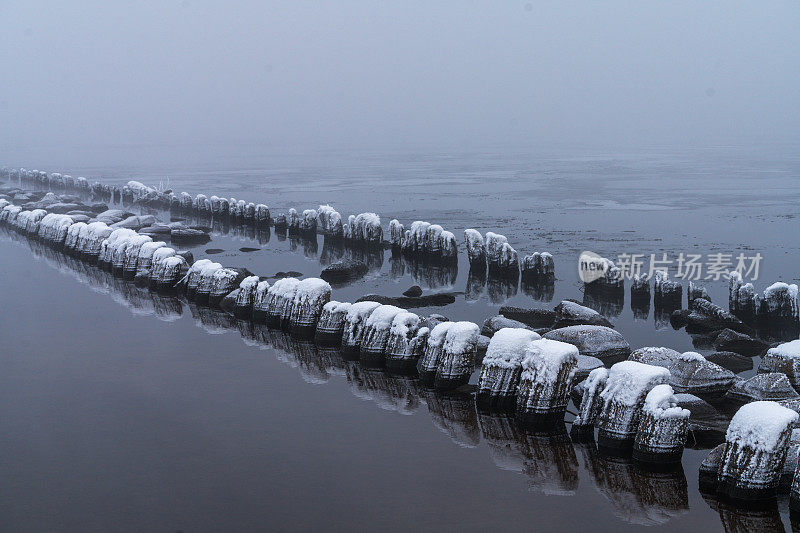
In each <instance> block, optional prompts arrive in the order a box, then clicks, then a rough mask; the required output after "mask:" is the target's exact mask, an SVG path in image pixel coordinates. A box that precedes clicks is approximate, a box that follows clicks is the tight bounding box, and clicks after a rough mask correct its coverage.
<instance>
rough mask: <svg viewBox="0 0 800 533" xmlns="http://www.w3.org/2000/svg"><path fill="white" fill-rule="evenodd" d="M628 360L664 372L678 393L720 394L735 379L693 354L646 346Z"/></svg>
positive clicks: (723, 370)
mask: <svg viewBox="0 0 800 533" xmlns="http://www.w3.org/2000/svg"><path fill="white" fill-rule="evenodd" d="M630 360H632V361H638V362H640V363H645V364H648V365H656V366H661V367H664V368H666V369H668V370H669V371H670V381H669V384H670V385H671V386H672V387H673V388H674V389H675V390H677V391H678V392H688V393H690V394H700V395H702V394H721V393H724V392H725V391H727V390H728V389H729V388H730V387H731V385H732V384H733V382H734V380H735V379H736V376H735V374H734V373H733V372H731V371H730V370H727V369H725V368H722V367H721V366H719V365H717V364H715V363H712V362H710V361H707V360H706V358H705V357H703V356H702V355H700V354H699V353H697V352H685V353H683V354H681V353H679V352H677V351H675V350H672V349H670V348H664V347H654V346H648V347H644V348H639V349H638V350H635V351H634V352H633V353H631V356H630Z"/></svg>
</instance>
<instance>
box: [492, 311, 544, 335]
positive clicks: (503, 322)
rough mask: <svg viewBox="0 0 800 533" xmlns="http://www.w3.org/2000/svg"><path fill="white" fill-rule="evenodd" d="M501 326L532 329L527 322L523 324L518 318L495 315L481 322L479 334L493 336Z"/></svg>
mask: <svg viewBox="0 0 800 533" xmlns="http://www.w3.org/2000/svg"><path fill="white" fill-rule="evenodd" d="M503 328H520V329H529V330H531V331H533V328H532V327H530V326H529V325H527V324H523V323H522V322H520V321H518V320H512V319H510V318H506V317H504V316H500V315H495V316H493V317H490V318H487V319H486V321H485V322H484V323H483V327H481V335H484V336H486V337H489V338H491V337H493V336H494V334H495V333H497V332H498V331H499V330H501V329H503Z"/></svg>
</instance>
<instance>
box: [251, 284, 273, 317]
mask: <svg viewBox="0 0 800 533" xmlns="http://www.w3.org/2000/svg"><path fill="white" fill-rule="evenodd" d="M269 287H270V285H269V282H268V281H266V280H264V281H259V282H258V284H257V285H256V291H255V294H254V295H253V322H255V323H257V324H264V323H266V321H267V314H268V312H269Z"/></svg>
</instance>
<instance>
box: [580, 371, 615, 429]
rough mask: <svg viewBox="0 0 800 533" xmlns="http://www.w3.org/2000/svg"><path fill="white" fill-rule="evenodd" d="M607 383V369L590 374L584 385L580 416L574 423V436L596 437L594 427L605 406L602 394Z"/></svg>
mask: <svg viewBox="0 0 800 533" xmlns="http://www.w3.org/2000/svg"><path fill="white" fill-rule="evenodd" d="M607 381H608V369H607V368H605V367H601V368H595V369H594V370H592V371H591V372H589V377H587V378H586V380H585V381H584V383H583V395H582V398H581V404H580V407H579V409H578V416H576V417H575V420H574V421H573V422H572V432H573V434H576V433H577V434H584V433H591V434H592V437H594V433H593V432H594V425H595V422H596V421H597V416H598V415H599V414H600V409H601V408H602V406H603V399H602V397H601V396H600V393H601V392H602V391H603V390H604V389H605V386H606V382H607Z"/></svg>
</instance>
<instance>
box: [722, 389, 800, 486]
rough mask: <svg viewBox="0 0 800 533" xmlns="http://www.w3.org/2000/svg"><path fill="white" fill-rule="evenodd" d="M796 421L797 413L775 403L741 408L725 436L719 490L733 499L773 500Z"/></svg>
mask: <svg viewBox="0 0 800 533" xmlns="http://www.w3.org/2000/svg"><path fill="white" fill-rule="evenodd" d="M797 419H798V414H797V413H796V412H795V411H793V410H791V409H787V408H786V407H782V406H780V405H778V404H777V403H775V402H769V401H756V402H751V403H748V404H746V405H744V406H742V407H741V408H740V409H739V410H738V411H737V412H736V414H735V415H734V416H733V418H732V419H731V423H730V425H729V426H728V431H727V433H726V434H725V448H724V452H723V457H722V461H721V464H720V469H719V476H718V481H719V486H718V491H719V492H720V493H721V494H723V495H726V496H728V497H731V498H734V499H751V500H759V499H769V498H774V497H775V491H776V490H777V488H778V484H779V482H780V477H781V473H782V471H783V464H784V462H785V460H786V454H787V451H788V448H789V438H790V436H791V431H792V425H793V424H794V423H796V422H797Z"/></svg>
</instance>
